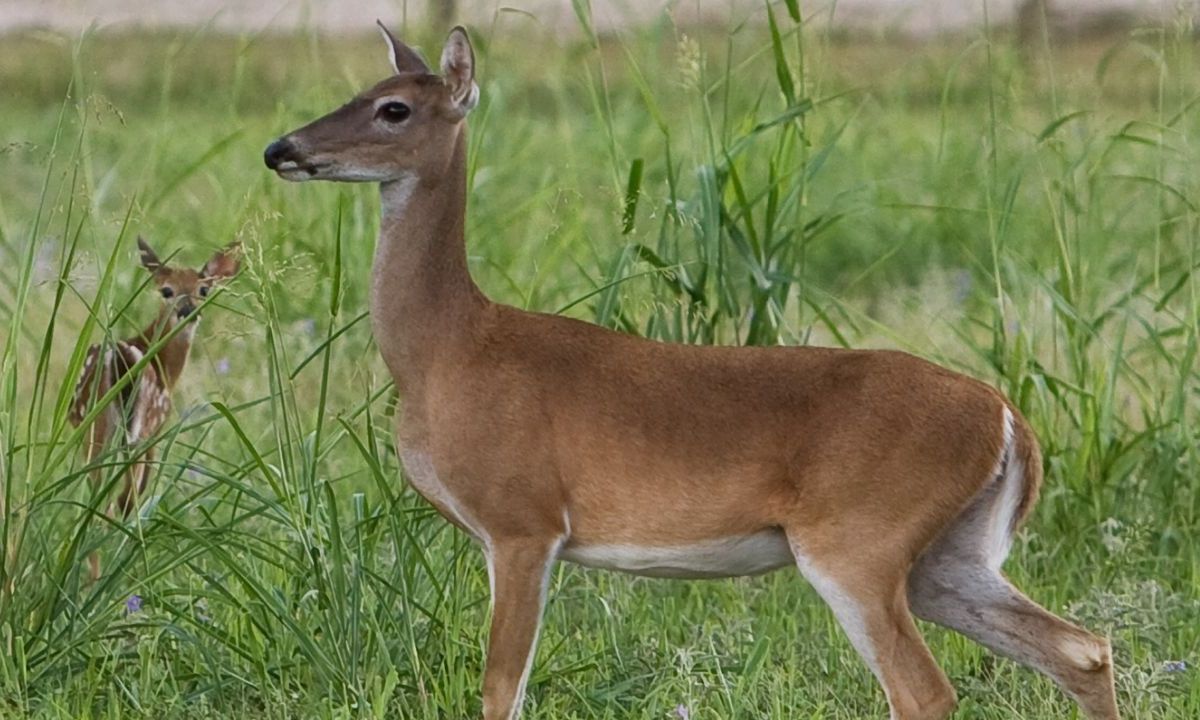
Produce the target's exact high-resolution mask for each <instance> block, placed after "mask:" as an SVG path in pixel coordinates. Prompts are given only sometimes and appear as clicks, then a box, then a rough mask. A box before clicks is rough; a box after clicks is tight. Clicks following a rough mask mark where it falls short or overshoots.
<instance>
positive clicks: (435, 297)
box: [371, 124, 487, 392]
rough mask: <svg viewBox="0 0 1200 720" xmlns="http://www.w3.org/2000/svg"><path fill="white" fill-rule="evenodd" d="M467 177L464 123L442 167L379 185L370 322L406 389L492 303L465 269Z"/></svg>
mask: <svg viewBox="0 0 1200 720" xmlns="http://www.w3.org/2000/svg"><path fill="white" fill-rule="evenodd" d="M466 185H467V170H466V126H465V124H464V125H462V126H461V127H460V130H459V133H458V137H457V139H456V141H455V146H454V150H453V153H452V155H451V157H450V162H449V163H448V165H447V166H446V168H445V170H444V171H442V172H430V173H426V174H425V175H416V174H414V175H410V176H407V177H404V178H401V179H399V180H394V181H390V182H386V183H382V184H381V185H380V198H381V210H382V216H383V217H382V220H381V222H380V229H379V244H378V246H377V247H376V251H375V267H374V270H373V272H372V283H371V325H372V329H373V330H374V334H375V341H376V343H378V345H379V348H380V350H381V352H382V354H383V359H384V361H385V362H386V363H387V366H388V369H389V370H390V371H391V374H392V377H393V378H394V379H395V381H396V384H397V387H398V389H399V390H400V391H401V392H409V391H412V390H414V389H417V388H418V387H419V386H420V384H421V381H422V379H423V378H424V377H425V375H426V373H427V371H428V370H429V369H430V368H431V367H432V365H433V363H434V362H435V361H438V360H439V359H441V360H442V361H450V358H451V357H452V353H453V352H454V351H456V350H459V349H462V347H463V341H464V340H466V339H468V338H470V337H471V336H472V329H473V328H474V327H475V326H476V323H477V322H478V320H479V317H480V313H481V311H482V310H483V308H484V307H485V306H486V304H487V300H486V299H485V298H484V297H483V294H482V293H481V292H480V291H479V289H478V288H477V287H476V286H475V283H474V281H472V280H471V275H470V273H469V271H468V270H467V250H466V239H465V236H464V224H465V215H466V207H467V187H466Z"/></svg>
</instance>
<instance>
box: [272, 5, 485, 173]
mask: <svg viewBox="0 0 1200 720" xmlns="http://www.w3.org/2000/svg"><path fill="white" fill-rule="evenodd" d="M379 28H380V30H382V31H383V37H384V40H386V41H387V45H388V51H389V56H390V58H391V63H392V69H393V70H395V73H396V74H395V75H393V76H391V77H389V78H387V79H386V80H383V81H382V82H380V83H378V84H376V85H375V86H374V87H372V88H371V89H369V90H367V91H366V92H363V93H361V94H360V95H358V96H357V97H355V98H354V99H353V100H351V101H350V102H348V103H346V104H345V105H343V106H342V107H340V108H338V109H337V110H334V111H333V112H331V113H329V114H328V115H326V116H324V117H322V118H320V119H318V120H315V121H313V122H311V123H309V124H308V125H305V126H304V127H302V128H300V129H299V130H294V131H292V132H290V133H288V134H286V135H284V136H283V137H281V138H279V139H278V140H276V141H275V142H273V143H271V144H270V145H269V146H268V147H267V149H266V152H265V153H264V154H263V159H264V160H265V161H266V164H267V167H269V168H270V169H272V170H274V171H275V172H277V173H278V174H279V176H280V177H282V178H284V179H285V180H294V181H302V180H338V181H343V182H390V181H393V180H400V179H403V178H407V177H413V176H422V175H429V174H436V173H439V172H440V171H442V170H444V169H445V167H446V166H447V164H448V163H449V160H450V156H451V153H452V151H453V147H454V138H455V137H456V135H457V133H458V132H459V127H460V125H461V123H462V120H463V118H465V117H466V115H467V113H468V112H470V110H471V108H473V107H475V104H476V103H477V102H478V100H479V87H478V86H477V85H476V84H475V53H474V51H473V50H472V49H471V41H470V40H469V39H467V32H466V31H465V30H464V29H462V28H461V27H456V28H454V29H453V30H451V31H450V35H449V37H448V38H447V39H446V45H445V48H444V49H443V50H442V66H441V74H440V75H436V74H433V73H432V72H431V71H430V70H429V67H428V66H427V65H426V64H425V62H424V61H423V60H421V57H420V56H419V55H418V54H417V53H416V52H415V51H414V50H413V49H412V48H410V47H408V46H407V45H405V44H404V43H402V42H400V41H399V40H398V39H396V37H395V36H393V35H392V34H391V33H390V32H388V30H387V28H385V27H384V26H383V24H382V23H380V24H379Z"/></svg>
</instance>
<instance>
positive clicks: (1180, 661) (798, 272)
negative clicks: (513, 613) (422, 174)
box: [0, 3, 1200, 719]
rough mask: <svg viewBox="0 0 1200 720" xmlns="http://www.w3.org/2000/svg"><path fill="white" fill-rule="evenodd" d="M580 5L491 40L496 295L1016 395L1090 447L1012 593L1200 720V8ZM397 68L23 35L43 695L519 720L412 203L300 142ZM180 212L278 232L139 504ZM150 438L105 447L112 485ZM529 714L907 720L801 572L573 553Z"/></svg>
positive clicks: (9, 649)
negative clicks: (628, 24)
mask: <svg viewBox="0 0 1200 720" xmlns="http://www.w3.org/2000/svg"><path fill="white" fill-rule="evenodd" d="M578 5H579V7H580V9H581V12H580V18H581V20H580V25H579V27H578V28H576V29H575V30H573V31H571V32H570V33H568V34H567V35H566V36H560V35H555V34H552V33H551V32H550V31H549V30H547V29H546V28H543V27H541V26H539V25H538V24H537V23H536V22H535V21H533V20H531V19H530V18H528V17H526V16H524V15H521V14H518V13H505V12H502V13H500V14H498V15H497V18H496V22H495V23H494V24H493V25H492V26H490V27H483V28H477V29H476V30H475V40H476V46H477V51H478V53H479V58H480V65H481V69H480V78H481V84H482V88H483V100H482V103H481V105H480V107H479V108H478V109H477V110H476V111H475V113H474V115H473V116H472V120H471V155H470V172H471V188H472V195H471V206H470V209H469V218H468V238H469V252H470V255H471V264H472V270H473V272H474V274H475V276H476V278H477V279H478V281H479V283H480V284H481V286H482V287H483V288H484V289H485V290H486V291H487V292H488V293H489V294H491V295H492V296H493V297H495V298H497V299H500V300H503V301H506V302H509V303H513V304H516V305H519V306H522V307H528V308H536V309H539V310H544V311H549V312H562V313H567V314H571V315H574V316H578V317H582V318H586V319H589V320H592V321H595V322H598V323H601V324H605V325H609V326H613V327H617V328H620V329H623V330H626V331H628V332H635V333H640V334H644V335H647V336H650V337H655V338H660V339H664V340H672V341H682V342H693V343H763V344H765V343H786V344H805V343H810V344H835V345H843V344H844V345H850V346H854V347H896V348H901V349H905V350H908V351H911V352H914V353H916V354H919V355H922V356H925V357H928V358H931V359H933V360H936V361H938V362H941V363H944V364H947V365H949V366H951V367H955V368H958V369H962V370H964V371H967V372H970V373H972V374H974V375H976V376H979V377H982V378H985V379H986V380H988V381H990V382H992V383H995V384H996V385H997V386H999V387H1000V388H1002V389H1003V390H1004V391H1005V392H1007V393H1009V394H1010V395H1011V396H1012V397H1013V398H1014V399H1015V400H1016V401H1017V403H1018V404H1019V405H1020V406H1021V408H1022V409H1023V410H1024V412H1025V413H1026V414H1027V415H1028V417H1029V418H1030V419H1031V421H1032V422H1033V424H1034V426H1035V427H1036V428H1037V430H1038V432H1039V434H1040V436H1041V437H1042V439H1043V443H1044V451H1045V462H1046V469H1047V483H1046V489H1045V492H1044V494H1043V500H1042V502H1041V504H1040V506H1039V507H1038V510H1037V511H1036V513H1035V515H1034V517H1033V518H1032V520H1031V522H1030V524H1029V526H1028V527H1027V528H1026V530H1025V531H1024V532H1023V533H1022V534H1021V537H1020V540H1019V542H1018V544H1017V547H1016V549H1015V551H1014V554H1013V557H1012V559H1011V560H1010V563H1009V566H1008V570H1009V572H1010V573H1011V574H1012V575H1013V576H1014V577H1015V578H1016V579H1017V580H1018V581H1019V584H1020V585H1021V586H1022V587H1023V588H1025V589H1026V590H1027V591H1028V592H1030V594H1032V595H1033V596H1034V597H1036V598H1037V599H1038V600H1039V601H1041V602H1043V603H1044V604H1046V605H1047V606H1048V607H1050V608H1053V609H1055V610H1056V611H1064V612H1065V613H1066V614H1067V615H1069V616H1071V617H1073V618H1075V619H1077V620H1078V621H1080V622H1082V623H1084V624H1086V625H1088V626H1089V627H1090V628H1092V629H1094V630H1096V631H1100V632H1104V633H1108V634H1110V635H1111V636H1112V638H1113V640H1114V644H1115V647H1116V655H1117V661H1118V664H1119V668H1118V670H1119V692H1120V698H1121V703H1122V706H1123V709H1124V710H1125V712H1126V713H1127V715H1128V717H1132V718H1194V717H1197V716H1200V669H1198V668H1197V664H1198V663H1200V600H1198V599H1197V591H1198V588H1200V549H1198V546H1197V544H1196V543H1195V542H1194V540H1195V538H1196V537H1197V534H1198V531H1200V488H1198V485H1197V477H1198V475H1200V450H1198V445H1200V443H1198V439H1200V364H1198V363H1197V359H1196V355H1197V343H1198V340H1200V276H1198V274H1197V268H1198V266H1200V243H1198V242H1197V233H1198V231H1200V209H1198V207H1197V204H1198V203H1200V180H1198V179H1197V178H1198V177H1200V176H1198V175H1197V173H1196V168H1197V167H1200V147H1198V146H1197V142H1196V138H1197V137H1200V76H1197V74H1196V73H1195V57H1194V53H1195V52H1196V50H1195V45H1194V41H1193V38H1192V36H1191V34H1190V28H1188V27H1186V26H1185V25H1183V24H1180V25H1179V26H1170V27H1166V28H1150V29H1142V30H1137V31H1132V32H1129V33H1126V34H1123V35H1120V36H1113V37H1109V38H1103V39H1098V40H1089V41H1080V42H1076V43H1074V44H1071V45H1067V46H1060V45H1057V44H1052V43H1049V42H1047V43H1045V44H1044V47H1043V48H1042V49H1041V52H1025V53H1021V52H1018V51H1017V50H1015V49H1014V48H1013V47H1012V46H1011V45H1010V43H1009V42H1008V41H1007V39H1006V38H1005V37H1004V36H1003V34H1001V33H997V32H994V31H991V30H989V29H987V28H984V29H981V30H980V32H979V33H977V34H975V35H972V36H969V37H961V38H945V39H940V40H937V41H934V42H930V43H925V44H915V43H912V42H907V41H882V40H870V41H868V40H856V39H849V38H840V37H837V36H835V35H832V34H830V33H829V32H827V31H825V30H823V29H821V28H818V27H808V26H807V25H804V24H802V23H800V22H798V21H797V19H796V18H795V16H794V15H793V13H792V7H794V3H785V4H781V5H772V6H771V8H770V10H769V11H767V10H764V9H759V10H757V11H755V12H754V13H753V14H752V15H751V16H750V17H749V18H748V19H747V18H742V17H733V18H732V19H731V21H730V23H729V24H728V27H721V28H714V27H708V28H701V29H696V30H694V31H693V30H682V29H679V28H676V27H674V26H673V25H672V24H671V23H670V22H669V21H667V20H664V21H663V22H661V23H660V24H658V25H656V26H653V27H649V28H646V29H642V30H636V31H633V30H631V31H627V32H625V33H623V34H621V35H619V36H608V37H597V36H596V35H594V34H593V33H592V32H591V30H590V27H591V26H590V24H589V23H588V22H587V12H586V3H579V4H578ZM364 33H366V29H364ZM402 34H403V35H404V36H405V37H406V38H408V39H412V40H415V41H416V43H417V44H418V45H423V47H424V48H425V50H426V53H427V54H435V53H433V52H431V49H434V48H437V47H439V44H438V43H439V42H440V38H441V32H440V31H436V32H435V31H433V30H429V31H425V30H422V29H415V28H414V29H410V30H409V31H407V32H405V33H402ZM386 67H387V64H386V60H385V55H384V50H383V48H382V45H381V43H380V42H379V41H378V39H377V38H376V37H374V36H373V35H368V34H364V35H362V36H361V37H357V36H356V37H333V36H326V35H322V34H321V33H319V32H316V31H312V32H304V33H299V34H289V35H273V34H269V33H264V34H245V35H222V34H216V33H214V32H212V31H209V30H206V29H197V30H189V31H178V32H170V33H166V32H164V33H157V34H156V33H136V34H120V33H93V32H88V33H84V34H83V35H82V36H79V37H65V36H61V35H55V34H48V33H29V34H24V35H17V36H10V37H6V38H5V41H4V43H3V45H2V46H0V85H2V86H3V87H4V88H5V93H4V95H5V102H4V103H3V105H2V106H0V128H2V129H0V167H2V168H3V173H2V174H0V257H2V258H3V262H2V263H0V318H2V327H3V328H4V329H3V330H2V331H0V463H2V464H0V482H2V490H3V508H4V509H3V513H2V517H0V551H2V552H0V556H2V557H3V563H2V569H0V580H2V583H0V643H2V645H3V647H2V648H0V715H2V716H5V717H23V716H30V717H38V718H118V717H122V718H124V717H154V718H194V717H231V718H233V717H246V716H248V715H250V714H251V713H253V714H254V716H256V717H262V718H271V719H273V718H299V717H304V718H309V717H320V718H349V717H377V718H382V717H395V718H429V719H432V718H466V717H475V716H477V715H478V712H479V700H478V696H479V693H478V681H479V677H480V671H481V665H482V646H483V643H484V642H485V639H486V623H485V619H486V613H487V581H486V575H485V572H484V569H483V565H482V561H481V557H480V555H479V553H478V552H477V551H476V550H475V549H474V548H473V547H472V546H471V544H470V542H469V541H468V540H467V539H466V538H465V537H464V536H463V535H462V534H460V533H458V532H457V531H455V530H453V529H452V528H451V527H450V526H449V525H448V524H447V523H445V522H444V521H443V520H441V518H440V517H438V516H437V515H436V513H435V512H434V511H433V510H432V509H431V508H430V507H429V506H428V505H427V504H425V503H424V502H423V501H422V500H421V499H420V498H419V497H418V496H416V494H415V493H414V492H413V491H412V490H411V489H410V488H409V487H408V486H407V484H406V483H405V482H403V481H402V479H401V473H400V470H399V468H398V465H397V461H396V455H395V452H394V448H393V444H392V439H391V432H390V428H391V416H392V414H393V410H394V408H395V404H396V402H398V400H397V399H396V398H395V396H394V393H393V392H392V390H391V387H390V384H389V380H388V376H387V373H386V371H385V370H384V368H383V366H382V363H381V362H380V360H379V358H378V352H377V350H376V348H375V347H374V346H373V344H372V341H371V338H370V332H369V328H368V323H367V322H366V321H365V318H366V290H367V282H366V279H367V275H368V270H369V267H370V264H371V257H372V252H373V244H374V239H375V235H376V231H377V223H378V220H377V213H378V206H377V203H378V198H377V193H376V192H375V191H374V190H373V189H372V188H369V187H363V186H349V185H332V184H325V183H314V184H311V185H302V186H297V185H291V184H286V183H283V182H281V181H279V180H278V179H277V178H275V177H274V176H273V175H272V174H270V173H268V172H267V171H266V170H265V169H264V168H263V166H262V161H261V153H262V149H263V147H264V146H265V145H266V144H267V142H268V141H270V140H271V139H272V138H274V137H275V136H276V135H277V134H279V133H280V132H282V131H284V130H286V129H289V128H292V127H295V126H297V125H299V124H300V123H302V122H304V121H307V120H308V119H311V118H313V117H315V116H317V115H318V114H322V113H324V112H325V111H327V110H328V109H330V108H332V107H334V106H336V105H337V104H340V103H341V102H343V101H344V100H346V99H347V98H348V97H349V96H350V95H351V94H352V93H354V92H356V91H357V90H359V89H361V88H363V87H365V86H367V85H368V84H370V83H372V82H374V81H375V80H377V79H379V78H380V77H382V75H383V73H384V71H385V69H386ZM138 233H141V234H144V235H145V236H147V238H149V239H150V240H151V241H152V242H153V243H154V245H155V247H156V248H158V249H159V250H160V252H162V253H163V254H164V256H165V255H166V254H167V253H168V252H177V253H178V255H177V257H178V258H180V259H182V260H183V261H185V262H192V263H197V264H198V263H199V262H201V261H202V260H203V258H205V257H207V256H208V255H209V253H210V252H211V251H212V250H213V249H215V248H216V247H218V246H221V245H224V244H226V243H228V242H229V241H230V240H231V239H235V238H237V239H240V240H241V241H242V242H243V243H244V244H245V246H246V249H247V257H246V260H245V263H244V267H245V269H244V271H243V273H242V276H241V277H240V278H239V279H238V280H237V281H235V282H234V283H233V284H232V286H231V287H230V288H229V289H228V290H226V291H223V292H220V293H217V294H215V296H214V297H213V298H212V299H211V302H210V303H209V307H207V308H206V309H205V312H204V321H203V324H202V326H201V328H200V330H199V333H198V338H197V344H196V347H195V348H194V351H193V355H192V362H191V366H190V368H189V371H188V373H187V374H186V375H185V377H184V381H183V383H182V387H181V389H180V390H179V392H178V393H177V398H176V407H177V408H179V412H178V413H177V417H176V419H175V421H174V422H172V423H171V424H169V425H168V427H167V429H166V431H165V433H164V435H163V437H162V439H161V441H160V442H161V445H160V449H161V452H160V458H161V459H160V462H159V463H158V464H157V465H156V467H155V468H154V470H153V473H152V475H153V480H152V484H151V488H150V491H149V492H148V497H147V498H146V500H145V502H144V504H143V507H142V509H141V513H140V516H139V517H137V518H136V519H135V520H132V521H131V522H129V523H119V522H114V521H111V520H109V519H107V518H106V517H105V516H104V514H103V512H102V511H103V508H104V505H105V499H104V497H102V493H94V492H92V491H91V489H90V486H89V484H88V482H87V481H86V477H87V470H88V468H86V467H85V466H84V465H83V461H82V459H81V453H80V445H81V441H82V437H81V432H80V431H78V430H76V429H75V428H73V427H72V426H71V425H70V424H69V423H68V422H67V412H66V410H67V402H68V400H69V397H70V393H71V390H72V389H73V385H74V382H75V378H76V377H78V374H79V371H80V369H81V365H82V361H83V353H84V351H85V350H86V348H87V347H88V346H89V345H90V344H92V343H94V342H99V341H101V340H103V339H104V338H113V337H122V336H124V335H125V334H127V333H128V331H129V330H130V329H131V328H134V327H138V326H140V325H142V324H144V321H145V320H146V319H147V317H148V315H149V313H151V312H152V311H153V304H154V303H155V302H157V301H156V300H154V299H153V298H151V297H150V293H144V292H141V291H142V290H143V289H144V288H145V286H146V284H147V280H148V278H147V276H146V275H145V273H144V271H142V270H141V269H140V268H138V267H137V261H136V253H135V251H134V237H135V235H136V234H138ZM399 402H403V400H402V399H401V400H399ZM127 462H128V460H127V458H124V457H120V456H115V455H114V456H111V457H107V458H104V459H102V467H103V469H104V470H103V472H104V475H105V477H106V478H107V487H108V488H109V489H111V488H112V487H113V486H114V485H115V484H116V483H117V482H118V477H119V473H120V472H121V470H122V468H123V466H124V464H125V463H127ZM679 520H680V522H686V521H687V519H686V518H680V519H679ZM96 548H102V549H103V556H104V561H105V565H106V568H105V575H104V577H102V578H101V579H100V581H98V582H96V583H95V584H89V583H88V582H87V571H86V563H85V562H84V558H85V557H86V555H87V554H88V553H89V552H90V551H91V550H93V549H96ZM847 551H848V552H853V548H848V549H847ZM926 630H927V631H928V636H929V637H930V641H931V644H932V646H933V648H934V652H935V654H936V655H937V656H938V658H939V660H940V661H941V662H942V664H943V666H944V667H945V668H946V669H947V671H948V673H949V674H950V676H951V678H952V680H953V681H954V682H955V684H956V686H957V687H958V689H959V692H960V695H961V698H962V709H961V711H960V712H959V714H958V717H963V718H997V719H998V718H1012V717H1026V718H1061V717H1073V716H1074V715H1073V713H1074V712H1075V711H1074V709H1073V706H1072V705H1071V704H1070V703H1069V702H1068V701H1066V700H1065V699H1063V698H1062V697H1061V695H1060V694H1059V693H1058V691H1057V689H1056V688H1054V687H1053V686H1052V685H1050V684H1049V683H1048V682H1046V681H1044V680H1043V679H1041V678H1035V677H1034V676H1033V675H1032V674H1031V673H1029V672H1028V671H1025V670H1023V669H1020V668H1018V667H1017V666H1015V665H1013V664H1010V663H1008V662H1006V661H1002V660H998V659H996V658H994V657H993V656H990V655H989V654H987V653H986V652H985V651H983V650H981V649H980V648H978V647H977V646H975V645H973V644H971V643H970V642H968V641H966V640H964V639H962V638H960V637H958V636H955V635H953V634H950V633H946V632H943V631H941V630H939V629H936V628H932V627H928V628H926ZM526 709H527V716H528V717H530V718H535V719H537V718H543V719H548V718H614V719H616V718H629V717H685V716H688V715H690V717H691V718H695V719H699V718H722V719H724V718H862V717H883V716H884V715H885V714H886V710H885V704H884V702H883V698H882V695H881V694H880V693H879V692H878V691H877V690H876V688H875V685H874V682H873V679H872V678H871V676H870V674H869V672H868V671H867V670H866V669H865V667H863V666H862V664H861V663H860V662H859V661H858V660H857V658H856V657H855V655H854V653H853V651H852V649H851V648H850V646H849V644H848V643H847V641H846V640H845V639H844V637H843V636H842V635H841V634H840V633H839V632H838V631H837V630H836V626H835V623H834V621H833V619H832V617H831V615H830V614H829V612H828V610H827V609H826V608H825V607H824V606H823V605H822V604H821V603H820V601H819V599H818V598H817V596H816V595H815V593H813V592H812V591H811V590H810V589H809V588H808V587H807V586H806V585H805V584H804V583H803V581H802V580H801V579H800V578H799V577H798V575H797V574H796V573H791V572H780V573H776V574H774V575H771V576H768V577H765V578H757V579H741V580H729V581H719V582H693V583H684V582H664V581H649V580H641V579H635V578H630V577H626V576H619V575H614V574H607V573H602V572H597V571H585V570H582V569H579V568H576V567H571V566H563V567H561V568H560V569H559V570H558V571H557V572H556V573H555V575H554V580H553V586H552V590H551V600H550V604H549V608H548V613H547V619H546V623H545V625H544V630H543V635H542V642H541V647H540V650H539V653H538V656H537V662H536V664H535V668H534V675H533V678H532V680H531V684H530V700H529V702H528V704H527V708H526Z"/></svg>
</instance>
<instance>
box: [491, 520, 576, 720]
mask: <svg viewBox="0 0 1200 720" xmlns="http://www.w3.org/2000/svg"><path fill="white" fill-rule="evenodd" d="M561 546H562V538H553V539H542V538H538V539H530V538H522V539H520V540H516V541H511V540H510V541H501V542H498V543H497V542H493V543H492V546H491V547H490V548H489V549H488V551H487V552H488V575H489V577H490V579H491V584H492V632H491V636H490V637H489V639H488V651H487V665H486V668H485V669H484V673H483V718H484V720H516V718H517V717H519V716H520V714H521V703H522V701H524V699H525V681H526V680H527V679H528V678H529V668H530V666H531V665H532V664H533V655H534V651H535V648H536V645H537V636H538V629H539V627H540V625H541V621H542V607H543V606H544V605H545V604H546V586H547V584H548V582H549V580H550V570H551V569H552V568H553V567H554V562H555V559H556V558H557V557H558V551H559V548H560V547H561Z"/></svg>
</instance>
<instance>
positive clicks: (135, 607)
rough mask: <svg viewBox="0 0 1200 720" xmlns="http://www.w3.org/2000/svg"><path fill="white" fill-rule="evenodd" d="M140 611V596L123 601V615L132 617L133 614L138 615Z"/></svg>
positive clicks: (132, 596) (131, 596)
mask: <svg viewBox="0 0 1200 720" xmlns="http://www.w3.org/2000/svg"><path fill="white" fill-rule="evenodd" d="M141 611H142V596H141V595H130V596H129V599H128V600H126V601H125V614H126V615H132V614H134V613H139V612H141Z"/></svg>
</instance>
